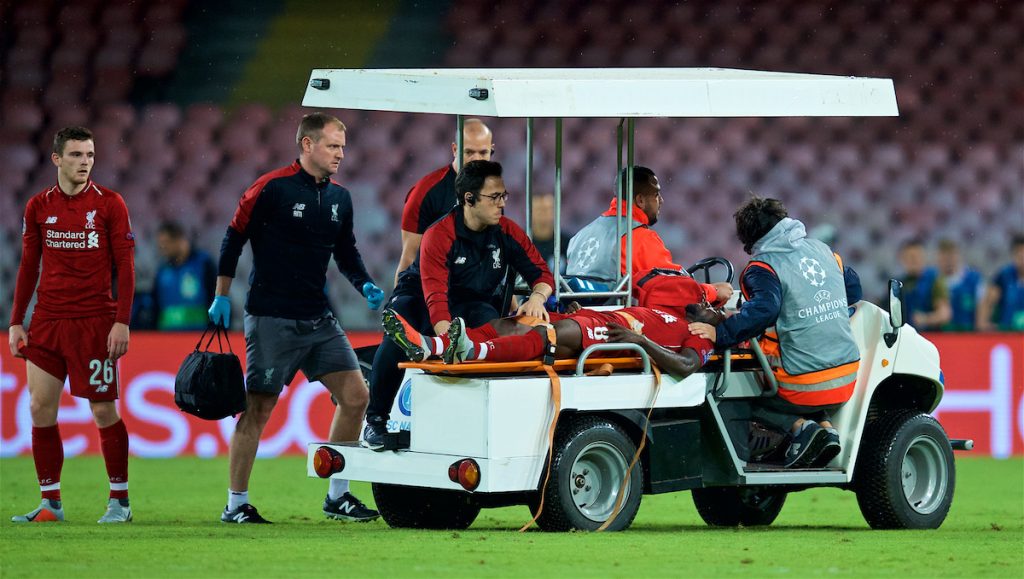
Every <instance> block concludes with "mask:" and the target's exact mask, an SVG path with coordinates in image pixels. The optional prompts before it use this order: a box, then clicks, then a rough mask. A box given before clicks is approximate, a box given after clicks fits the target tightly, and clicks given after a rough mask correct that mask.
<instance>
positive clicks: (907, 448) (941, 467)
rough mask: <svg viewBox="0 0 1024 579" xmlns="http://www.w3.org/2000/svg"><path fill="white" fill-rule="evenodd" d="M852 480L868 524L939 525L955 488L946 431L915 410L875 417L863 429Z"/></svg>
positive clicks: (895, 526) (888, 526)
mask: <svg viewBox="0 0 1024 579" xmlns="http://www.w3.org/2000/svg"><path fill="white" fill-rule="evenodd" d="M853 483H854V488H855V490H856V492H857V504H859V505H860V512H861V513H862V514H863V515H864V520H866V521H867V522H868V524H869V525H871V527H872V528H874V529H937V528H939V525H941V524H942V521H943V520H945V518H946V515H947V514H948V513H949V507H950V505H951V504H952V502H953V489H954V487H955V486H956V469H955V467H954V463H953V449H952V448H951V447H950V445H949V438H947V437H946V432H945V431H944V430H943V429H942V426H940V425H939V423H938V421H936V420H935V419H934V418H932V417H931V416H928V415H926V414H922V413H920V412H918V411H916V410H902V411H898V412H891V413H888V414H883V415H881V416H879V417H878V418H877V419H876V420H875V421H874V422H871V423H869V424H868V425H867V427H866V429H865V433H864V439H863V441H862V442H861V447H860V454H859V455H858V457H857V466H856V470H855V471H854V476H853Z"/></svg>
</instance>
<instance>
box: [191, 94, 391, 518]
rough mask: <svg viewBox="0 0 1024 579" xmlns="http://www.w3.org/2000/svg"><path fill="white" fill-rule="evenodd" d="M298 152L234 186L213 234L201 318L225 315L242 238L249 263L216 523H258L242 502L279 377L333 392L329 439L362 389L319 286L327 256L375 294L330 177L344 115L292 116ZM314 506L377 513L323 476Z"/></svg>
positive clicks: (359, 407) (346, 423)
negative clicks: (209, 295) (237, 412)
mask: <svg viewBox="0 0 1024 579" xmlns="http://www.w3.org/2000/svg"><path fill="white" fill-rule="evenodd" d="M295 141H296V143H297V144H298V147H299V158H298V160H296V161H295V162H294V163H292V164H291V165H289V166H287V167H283V168H281V169H277V170H276V171H271V172H270V173H267V174H266V175H263V176H262V177H260V178H259V179H257V180H256V182H255V183H253V185H252V186H251V187H249V189H248V190H246V192H245V193H244V194H243V195H242V199H241V201H239V203H238V209H237V210H236V211H235V217H234V219H232V221H231V225H230V226H229V227H228V229H227V232H226V233H225V235H224V241H223V243H222V244H221V252H220V265H219V268H218V270H219V271H218V277H217V289H216V294H217V295H216V297H214V299H213V304H212V305H211V306H210V312H209V313H210V320H211V321H212V322H214V323H216V324H221V325H223V326H225V327H227V326H229V325H230V322H231V303H230V301H229V299H228V291H229V290H230V288H231V281H232V279H233V278H234V276H235V268H236V267H237V266H238V258H239V256H240V255H241V254H242V248H243V247H244V246H245V244H246V242H249V243H251V244H252V256H253V270H252V275H251V276H250V287H249V296H248V299H247V300H246V303H245V343H246V351H245V352H246V354H245V355H246V376H245V387H246V391H247V394H246V403H247V407H246V411H245V412H243V413H242V415H241V416H239V418H238V424H237V425H236V426H235V433H234V434H233V435H232V436H231V450H230V453H229V456H228V461H229V469H230V485H231V486H230V487H229V488H228V504H227V507H225V509H224V512H223V513H222V514H221V520H222V521H224V522H226V523H268V522H269V521H267V520H266V519H264V518H263V517H262V516H260V514H259V513H258V512H257V510H256V508H255V507H254V506H252V504H250V503H249V477H250V475H251V474H252V467H253V462H254V461H255V459H256V451H257V449H258V447H259V443H260V435H262V434H263V429H264V427H266V425H267V421H268V420H270V415H271V413H272V412H273V410H274V406H275V405H276V404H277V399H278V397H279V396H280V395H281V391H282V390H283V389H284V387H285V385H286V384H288V383H290V382H291V381H292V378H294V377H295V373H296V372H297V371H298V370H299V369H301V370H302V373H303V374H305V376H306V378H307V379H308V380H310V381H314V380H316V381H319V382H321V383H322V384H323V385H324V387H326V388H327V390H328V391H330V393H331V394H332V395H333V396H334V399H335V400H337V402H338V406H337V408H336V409H335V412H334V419H333V421H332V422H331V430H330V433H329V435H328V436H329V439H330V441H332V442H344V441H350V440H351V441H354V440H358V438H359V428H360V426H361V425H362V420H363V413H364V412H365V411H366V402H367V400H368V398H369V395H368V394H367V391H366V385H365V384H364V383H363V377H362V374H361V373H360V371H359V361H358V360H357V359H356V354H355V351H354V350H353V349H352V345H351V344H350V343H349V341H348V337H347V336H346V335H345V332H344V330H342V329H341V325H340V324H339V323H338V321H337V320H336V319H335V318H334V315H333V314H332V313H331V310H330V307H329V304H328V303H327V295H326V293H325V292H324V288H325V286H326V284H327V266H328V264H329V263H330V259H331V256H332V255H333V256H334V261H335V263H337V265H338V269H339V270H340V271H341V273H342V274H343V275H344V276H345V277H346V278H348V280H349V282H351V283H352V285H353V286H355V288H356V289H357V290H359V291H360V292H361V293H362V294H363V296H364V297H365V298H366V302H367V304H368V305H369V306H370V308H371V309H374V310H375V309H377V308H379V307H380V304H381V302H383V301H384V291H383V290H381V289H380V288H379V287H377V285H376V284H375V283H373V280H372V279H370V275H369V274H368V273H367V272H366V267H365V266H364V265H363V258H362V257H361V256H360V255H359V250H358V248H356V238H355V235H354V234H353V232H352V224H353V210H352V197H351V195H350V194H349V192H348V190H347V189H345V188H344V187H342V186H341V185H339V184H338V183H336V182H334V181H333V180H332V179H331V175H333V174H335V173H337V172H338V167H339V166H340V165H341V160H342V159H343V158H344V157H345V154H344V149H345V125H344V124H342V122H341V121H339V120H338V119H337V118H335V117H332V116H330V115H326V114H324V113H311V114H308V115H306V116H305V117H303V118H302V122H301V123H299V130H298V133H297V135H296V137H295ZM323 512H324V514H325V515H327V516H328V517H330V518H332V519H341V520H347V521H370V520H373V519H376V518H377V517H378V516H379V515H378V513H377V511H375V510H373V509H369V508H367V507H366V506H365V505H364V504H363V503H362V502H361V501H360V500H359V499H357V498H356V497H354V496H352V494H351V493H349V484H348V481H347V480H344V479H337V478H332V479H331V482H330V487H329V488H328V492H327V498H326V499H325V500H324V504H323Z"/></svg>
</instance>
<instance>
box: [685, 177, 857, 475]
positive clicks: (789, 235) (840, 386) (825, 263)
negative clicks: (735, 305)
mask: <svg viewBox="0 0 1024 579" xmlns="http://www.w3.org/2000/svg"><path fill="white" fill-rule="evenodd" d="M734 217H735V219H736V236H737V237H738V238H739V240H740V242H741V243H742V244H743V249H744V251H746V252H747V253H749V254H750V255H751V256H752V257H751V261H750V263H749V264H748V265H747V267H746V269H744V270H743V275H742V276H741V279H740V289H741V291H742V292H743V296H744V298H745V299H746V300H747V301H746V302H745V303H744V304H743V305H742V307H741V308H740V310H739V312H738V313H737V314H736V315H734V316H732V317H730V318H727V319H726V320H725V321H723V322H722V323H721V324H719V325H718V327H717V328H716V327H714V326H711V325H708V324H703V323H692V324H690V331H692V332H693V333H695V334H697V335H700V336H703V337H706V338H708V339H710V340H713V341H714V342H715V346H716V347H718V348H720V349H724V348H729V347H732V346H735V345H737V344H739V343H740V342H742V341H744V340H748V339H750V338H753V337H755V336H757V335H759V334H761V333H763V332H765V330H768V329H769V328H771V327H774V332H770V333H769V334H768V336H767V337H766V339H765V340H764V341H763V342H762V344H763V348H764V351H765V354H766V355H768V357H769V360H770V361H771V362H772V365H773V366H774V367H775V370H774V372H775V377H776V379H777V380H778V382H779V394H778V396H777V397H773V398H759V399H757V400H756V401H755V402H754V404H755V405H756V406H755V409H754V418H756V419H758V420H760V421H762V422H764V423H766V424H769V425H771V426H774V427H776V428H778V429H780V430H783V431H789V432H790V433H791V435H792V443H791V444H790V446H789V448H788V449H787V451H786V458H785V465H786V466H787V467H797V468H801V467H824V466H825V465H827V464H828V463H829V461H831V460H832V459H833V458H834V457H835V456H836V455H837V454H839V450H840V446H839V434H838V432H837V431H836V429H835V428H833V427H832V423H831V422H830V417H829V413H831V412H834V411H835V410H837V409H838V408H839V407H840V406H842V405H843V404H844V403H846V401H847V400H849V399H850V396H852V395H853V388H854V386H855V385H856V382H857V370H858V368H859V364H860V352H859V351H858V349H857V344H856V343H855V342H854V340H853V333H852V331H851V330H850V319H849V315H848V313H847V307H848V304H852V303H854V302H857V301H859V300H860V298H861V289H860V279H859V278H858V277H857V274H856V272H854V271H853V269H851V268H849V267H847V268H844V267H843V265H842V260H841V259H840V258H839V256H838V255H837V254H834V253H832V250H831V249H829V247H828V246H827V245H825V244H824V243H821V242H820V241H817V240H813V239H808V238H807V236H806V233H805V231H804V225H803V223H801V222H799V221H797V220H796V219H792V218H790V217H788V214H787V212H786V208H785V206H784V205H783V204H782V202H781V201H779V200H777V199H763V198H760V197H754V198H752V199H750V200H749V201H747V202H746V203H745V204H743V206H741V207H740V208H739V210H738V211H737V212H736V213H735V215H734Z"/></svg>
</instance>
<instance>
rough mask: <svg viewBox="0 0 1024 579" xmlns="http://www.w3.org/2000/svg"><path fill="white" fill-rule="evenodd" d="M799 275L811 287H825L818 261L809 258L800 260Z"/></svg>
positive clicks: (822, 270)
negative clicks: (800, 274) (801, 275)
mask: <svg viewBox="0 0 1024 579" xmlns="http://www.w3.org/2000/svg"><path fill="white" fill-rule="evenodd" d="M800 273H802V274H803V275H804V279H806V280H807V281H808V282H809V283H810V284H811V285H812V286H814V287H821V286H823V285H825V277H826V276H825V270H824V269H823V268H822V267H821V264H820V263H819V262H818V260H816V259H814V258H811V257H802V258H800Z"/></svg>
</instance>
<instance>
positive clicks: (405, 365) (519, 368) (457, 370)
mask: <svg viewBox="0 0 1024 579" xmlns="http://www.w3.org/2000/svg"><path fill="white" fill-rule="evenodd" d="M576 362H577V359H575V358H565V359H562V360H555V363H554V364H551V367H552V368H554V369H555V370H557V371H563V372H564V371H571V370H575V369H576ZM602 364H611V365H612V366H613V367H614V368H615V369H616V370H635V369H637V368H641V367H643V362H642V361H641V359H640V358H638V357H622V358H600V357H597V356H595V357H592V358H587V359H586V361H584V362H583V366H584V367H585V368H596V367H598V366H601V365H602ZM398 367H399V368H402V369H405V370H408V369H409V368H415V369H417V370H423V371H424V372H426V373H428V374H447V375H461V374H488V373H494V372H498V373H503V374H511V373H528V372H542V371H543V370H544V364H543V363H542V362H541V361H540V360H527V361H524V362H488V361H487V360H467V361H465V362H463V363H461V364H445V363H444V362H442V361H440V360H427V361H425V362H399V363H398Z"/></svg>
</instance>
